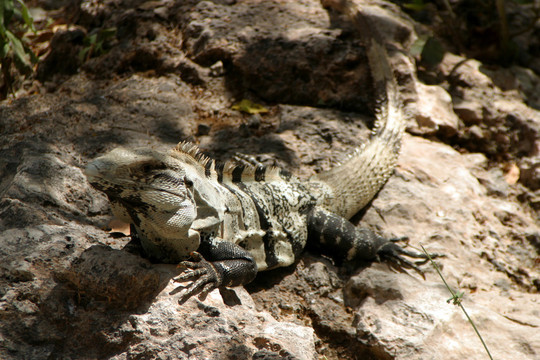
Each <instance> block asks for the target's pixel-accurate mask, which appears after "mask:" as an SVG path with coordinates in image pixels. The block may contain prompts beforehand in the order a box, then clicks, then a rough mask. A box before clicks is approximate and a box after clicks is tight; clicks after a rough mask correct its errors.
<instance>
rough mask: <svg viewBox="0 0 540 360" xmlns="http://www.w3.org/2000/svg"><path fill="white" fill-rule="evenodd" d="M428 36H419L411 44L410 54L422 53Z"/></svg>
mask: <svg viewBox="0 0 540 360" xmlns="http://www.w3.org/2000/svg"><path fill="white" fill-rule="evenodd" d="M426 41H427V37H426V36H421V37H419V38H417V39H416V40H415V41H414V43H413V44H412V45H411V49H410V50H409V54H410V55H411V56H419V55H420V54H422V50H424V45H426Z"/></svg>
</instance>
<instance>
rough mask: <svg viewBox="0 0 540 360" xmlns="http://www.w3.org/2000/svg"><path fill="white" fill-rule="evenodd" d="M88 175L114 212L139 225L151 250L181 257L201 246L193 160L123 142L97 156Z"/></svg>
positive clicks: (158, 254)
mask: <svg viewBox="0 0 540 360" xmlns="http://www.w3.org/2000/svg"><path fill="white" fill-rule="evenodd" d="M85 175H86V177H87V179H88V181H89V182H90V184H91V185H92V186H93V187H95V188H96V189H98V190H100V191H103V192H104V193H105V194H106V195H107V196H108V198H109V200H110V202H111V206H112V210H113V213H114V215H115V216H116V217H118V218H119V219H121V220H122V221H125V222H127V223H130V224H133V225H134V226H135V228H136V230H137V233H138V235H139V237H140V239H141V243H142V245H143V248H144V249H145V250H146V251H147V252H148V253H149V255H150V256H152V257H155V258H157V259H160V260H164V261H167V260H170V261H177V260H178V259H181V258H183V257H186V256H187V255H188V254H189V253H190V252H191V251H194V250H196V249H197V248H198V246H199V233H198V232H196V231H193V230H191V226H192V224H193V222H194V220H195V218H196V217H197V207H196V203H195V198H194V190H193V181H194V179H192V177H193V176H196V171H195V169H192V168H191V165H190V164H187V163H181V162H179V161H178V159H175V158H173V157H171V156H169V155H168V154H166V153H162V152H158V151H155V150H151V149H134V150H129V149H124V148H117V149H114V150H112V151H111V152H109V153H107V154H105V155H103V156H101V157H98V158H97V159H95V160H93V161H91V162H90V163H89V164H88V165H87V166H86V168H85Z"/></svg>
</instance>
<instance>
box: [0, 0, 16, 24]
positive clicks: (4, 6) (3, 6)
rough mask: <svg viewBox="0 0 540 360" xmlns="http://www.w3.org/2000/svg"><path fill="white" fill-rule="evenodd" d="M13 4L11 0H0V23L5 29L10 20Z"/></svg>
mask: <svg viewBox="0 0 540 360" xmlns="http://www.w3.org/2000/svg"><path fill="white" fill-rule="evenodd" d="M14 10H15V6H14V5H13V0H0V25H1V26H2V27H3V28H4V29H5V28H7V24H9V22H10V21H11V17H12V16H13V11H14Z"/></svg>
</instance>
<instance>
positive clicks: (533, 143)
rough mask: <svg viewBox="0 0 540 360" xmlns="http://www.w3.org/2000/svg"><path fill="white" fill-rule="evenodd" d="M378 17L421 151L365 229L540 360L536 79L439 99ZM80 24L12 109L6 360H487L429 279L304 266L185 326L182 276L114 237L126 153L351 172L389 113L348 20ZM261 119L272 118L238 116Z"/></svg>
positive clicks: (99, 19)
mask: <svg viewBox="0 0 540 360" xmlns="http://www.w3.org/2000/svg"><path fill="white" fill-rule="evenodd" d="M52 3H53V2H51V4H52ZM375 3H376V4H378V5H383V7H378V6H375V7H373V8H369V9H368V10H369V12H370V13H371V14H373V18H374V22H375V23H377V24H378V26H381V27H382V28H383V29H385V31H384V32H383V35H384V36H385V40H386V41H388V42H390V43H392V47H395V48H404V50H405V52H403V53H400V52H398V51H392V52H391V53H392V60H393V63H395V64H397V72H398V76H399V79H400V85H402V86H403V92H404V97H405V98H406V99H407V107H408V108H409V109H410V110H411V114H412V115H413V116H412V117H411V120H410V123H409V126H408V129H409V131H410V132H411V134H413V135H407V136H406V137H405V139H404V144H403V150H402V155H401V157H400V160H399V164H398V166H397V169H396V171H395V175H394V176H393V177H392V178H391V179H390V181H389V182H388V183H387V185H386V186H385V187H384V189H383V190H382V191H381V192H380V194H379V196H378V197H377V198H376V199H375V200H374V201H373V203H372V204H371V206H370V207H368V208H367V209H366V210H365V211H363V212H362V214H359V215H358V216H357V218H356V219H355V221H357V222H359V223H360V224H361V225H362V226H368V227H370V228H372V229H374V230H376V231H377V232H379V233H381V234H384V235H386V236H390V237H398V236H408V237H409V238H410V243H411V245H414V246H416V247H418V246H419V245H420V244H422V245H424V246H425V247H426V248H427V249H428V250H429V251H430V252H435V253H441V254H445V255H446V256H445V257H442V258H438V259H437V263H438V264H439V266H440V267H441V268H442V270H441V271H442V273H443V275H444V277H445V278H446V281H447V282H448V283H449V284H450V285H451V286H452V287H454V288H455V289H459V291H462V292H464V299H463V304H464V305H465V307H466V308H467V310H468V312H469V314H470V316H471V317H472V319H473V320H474V322H475V324H476V326H477V327H478V330H479V331H480V332H481V334H482V335H483V337H484V339H485V341H486V344H487V346H488V347H489V349H490V351H491V353H492V355H493V357H494V358H496V359H510V358H519V359H537V358H538V357H539V356H540V331H539V330H538V329H539V328H540V313H539V302H540V297H539V295H538V292H539V291H540V271H539V268H538V262H539V253H540V221H539V220H538V219H539V211H540V192H539V191H540V186H539V184H540V171H539V169H540V165H539V164H540V160H539V159H540V136H539V134H540V113H539V112H538V110H536V109H534V108H533V107H530V106H534V104H535V103H537V98H535V97H534V96H532V95H531V97H530V98H529V97H528V95H527V94H534V91H532V90H531V89H534V88H535V86H536V85H535V84H539V83H540V82H539V81H538V75H535V74H534V73H533V72H532V71H527V70H526V69H520V68H518V67H514V68H513V69H512V71H507V70H505V69H494V68H493V67H491V68H489V69H487V68H486V67H484V66H483V65H482V64H481V63H480V62H478V61H475V60H471V59H465V58H461V57H459V56H457V55H452V54H450V53H447V54H446V55H445V57H444V59H443V60H442V62H441V63H440V64H439V65H438V68H437V70H436V71H437V72H438V76H439V78H440V79H442V80H441V81H440V82H439V83H437V84H432V83H430V84H424V83H422V82H420V80H418V78H422V77H421V76H417V75H416V73H415V69H414V66H413V64H414V62H413V61H411V59H410V58H409V57H407V56H406V55H404V53H406V50H407V47H408V46H410V45H411V43H412V41H413V40H414V38H415V37H416V34H415V30H414V29H417V28H418V26H419V25H418V24H416V23H414V22H413V21H412V20H411V19H410V18H408V17H407V16H406V15H403V14H402V13H401V12H400V10H399V9H398V8H397V7H396V6H395V5H392V4H389V3H386V2H382V1H377V2H375ZM49 6H53V5H49ZM76 15H77V19H76V20H75V21H76V22H77V26H78V27H77V28H72V29H71V30H70V31H71V35H69V33H65V32H62V33H59V34H58V36H57V37H56V40H55V41H54V42H52V44H53V45H54V44H59V45H55V46H58V48H56V47H55V48H51V50H50V53H49V54H48V55H47V56H51V60H49V61H43V63H42V64H40V66H41V68H40V70H39V75H40V79H41V80H42V81H44V84H41V83H39V82H37V81H36V82H35V83H34V85H33V86H32V87H31V88H29V90H28V94H26V95H24V96H19V98H18V99H16V100H7V101H4V102H2V103H0V133H1V134H2V136H1V137H0V233H1V234H0V239H1V240H0V245H1V246H0V318H1V319H2V321H1V323H0V358H6V359H51V358H73V359H76V358H100V359H101V358H110V359H133V358H138V359H167V358H175V359H248V358H251V359H282V358H284V359H318V358H326V359H464V358H466V359H485V358H487V355H486V353H485V351H484V349H483V347H482V344H481V343H480V341H479V340H478V338H477V337H476V335H475V333H474V331H473V329H472V328H471V326H470V324H469V323H468V322H467V321H466V318H465V316H464V315H463V313H462V312H461V310H460V309H459V308H458V307H455V306H452V305H451V304H447V302H446V300H447V299H448V298H450V294H449V293H448V291H447V290H446V289H445V287H444V286H443V284H442V282H441V280H440V278H439V277H438V275H437V273H436V272H435V270H434V269H433V267H432V266H431V265H429V264H426V265H424V269H425V270H426V280H425V281H424V280H423V279H422V278H421V277H419V276H418V275H416V274H403V273H394V272H392V271H390V270H389V269H388V268H387V267H386V266H385V265H384V264H372V265H370V266H367V267H365V268H361V269H353V270H350V269H343V268H341V267H336V266H335V265H334V264H332V263H331V262H330V261H329V260H328V259H327V258H325V257H324V256H321V255H320V254H318V253H315V252H309V251H307V252H306V253H305V255H304V256H303V258H302V259H301V260H300V261H299V262H298V264H296V265H295V266H292V267H290V268H286V269H278V270H275V271H271V272H266V273H261V274H259V275H258V277H257V279H256V280H255V281H254V282H253V283H251V284H249V285H248V286H246V287H245V288H235V289H229V290H227V289H225V290H221V291H218V290H216V291H213V292H212V293H210V294H209V295H208V297H207V298H206V299H204V300H202V299H201V300H199V299H196V298H194V299H190V300H189V301H188V302H187V303H185V304H184V305H182V306H179V305H178V304H177V299H178V295H177V294H178V292H179V291H180V290H181V288H182V284H179V283H175V282H174V281H172V278H173V277H174V276H175V275H177V274H178V271H179V270H178V269H176V268H175V266H173V265H164V264H153V263H151V262H149V261H148V260H146V259H145V258H144V256H143V254H141V253H140V252H139V250H138V248H137V246H134V245H133V244H132V243H131V242H130V239H129V237H128V236H125V235H124V234H122V233H121V232H122V230H119V229H117V228H115V227H114V226H113V225H110V221H111V218H112V217H111V213H110V209H109V205H108V202H107V199H106V197H105V196H104V195H103V194H101V193H99V192H97V191H96V190H94V189H92V188H91V187H90V185H89V184H88V183H87V182H86V179H85V178H84V175H83V174H82V170H81V169H82V168H83V167H84V165H85V164H86V162H87V161H88V160H90V159H91V158H93V157H95V156H96V155H98V154H101V153H103V152H105V151H107V150H110V149H112V148H114V147H117V146H128V147H137V146H149V147H153V148H158V149H168V148H170V147H172V146H173V145H174V144H175V143H176V142H178V141H180V140H183V139H189V140H191V141H195V142H197V143H198V144H199V145H200V146H201V148H202V149H203V150H204V151H205V152H207V153H208V154H209V155H212V156H214V157H215V158H218V159H220V160H225V159H227V158H228V157H230V156H231V155H233V154H234V153H235V152H242V153H246V154H253V155H254V156H255V157H256V158H257V159H259V160H260V161H262V162H263V163H266V164H272V165H278V166H281V167H283V168H286V169H288V170H291V171H293V172H295V173H296V174H298V175H299V176H304V177H307V176H310V175H312V174H314V173H315V172H317V171H320V170H323V169H328V168H330V167H332V166H334V165H335V164H336V163H338V162H339V161H342V160H344V159H345V158H346V157H347V156H348V154H350V153H351V152H352V151H353V150H354V149H355V148H356V147H358V146H360V145H361V144H362V143H363V142H364V141H366V140H367V138H368V136H369V126H370V125H371V120H370V119H371V115H370V111H371V110H370V109H372V106H373V104H374V101H375V99H372V98H371V95H370V94H371V93H372V92H371V91H370V78H369V69H368V68H367V65H366V61H365V57H364V49H363V47H362V45H361V42H360V41H359V40H358V37H357V36H356V35H355V34H354V32H353V31H352V30H351V27H350V26H348V25H347V23H346V21H344V20H343V19H341V18H340V17H339V16H337V15H336V14H332V13H331V12H330V13H329V12H328V11H327V10H325V9H323V8H322V7H321V5H320V4H319V2H317V1H310V0H303V1H295V2H289V1H285V0H283V1H264V2H261V1H255V0H248V1H241V2H235V1H202V2H198V1H183V2H174V1H170V0H162V1H151V2H144V1H131V2H128V1H126V2H117V1H112V0H111V1H103V2H94V1H83V2H82V3H81V5H80V8H79V9H77V12H76ZM107 27H116V29H117V36H116V39H114V41H113V42H112V43H111V44H110V51H109V52H108V53H105V54H102V55H100V56H96V57H92V58H90V59H88V61H86V62H85V63H84V64H82V65H80V66H81V68H79V70H78V73H76V74H73V72H74V71H73V68H72V67H70V68H69V69H68V70H69V71H60V70H58V69H59V68H62V67H61V66H60V65H61V64H58V61H62V59H64V61H65V62H66V64H68V65H69V66H74V65H73V64H76V63H77V59H75V58H74V57H75V56H76V51H73V49H71V50H70V51H69V52H67V53H64V54H63V53H62V51H65V49H66V48H70V47H69V46H68V45H70V44H71V45H73V46H82V45H81V42H80V36H81V34H87V33H90V32H91V31H92V30H94V29H98V28H107ZM62 31H63V30H62ZM66 34H67V35H66ZM68 35H69V36H68ZM75 35H76V36H75ZM391 50H393V49H391ZM55 51H56V52H55ZM62 55H63V56H62ZM53 60H54V61H53ZM523 74H528V75H527V76H529V77H530V78H529V80H528V81H529V83H525V82H524V81H525V80H524V75H523ZM503 84H506V85H505V86H503ZM508 84H510V85H508ZM520 84H524V85H520ZM36 89H37V90H36ZM516 89H523V90H522V91H517V90H516ZM527 89H528V90H527ZM243 98H250V99H252V100H254V101H255V102H258V103H265V107H266V108H267V109H269V112H267V113H261V114H257V115H253V114H251V115H250V114H244V113H241V112H239V111H236V110H232V109H231V106H232V105H233V104H235V103H237V102H239V100H241V99H243ZM527 104H529V105H530V106H528V105H527ZM353 111H354V112H353ZM362 114H363V115H362ZM111 226H112V227H113V228H114V229H113V230H114V231H112V232H110V231H109V229H110V227H111ZM123 231H124V232H125V230H123Z"/></svg>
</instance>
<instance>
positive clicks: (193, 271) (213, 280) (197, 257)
mask: <svg viewBox="0 0 540 360" xmlns="http://www.w3.org/2000/svg"><path fill="white" fill-rule="evenodd" d="M191 257H192V258H193V260H194V261H182V262H181V263H180V264H178V267H182V268H184V269H185V270H184V271H183V273H182V274H180V275H178V276H177V277H175V278H173V280H174V281H176V282H183V281H188V280H193V281H192V282H191V284H189V285H188V286H186V287H185V289H186V291H185V292H184V294H183V295H182V296H181V297H180V299H179V300H178V303H179V304H180V305H181V304H183V303H185V302H186V301H187V300H188V299H189V298H190V297H192V296H193V295H197V294H200V298H202V299H204V298H205V297H206V295H208V293H209V292H210V291H212V290H214V289H215V288H217V287H219V286H220V285H221V283H222V279H221V276H220V275H219V273H218V272H217V271H216V268H215V267H214V265H212V263H211V262H209V261H207V260H205V259H204V257H203V256H202V255H201V254H199V253H198V252H196V251H194V252H192V253H191Z"/></svg>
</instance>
